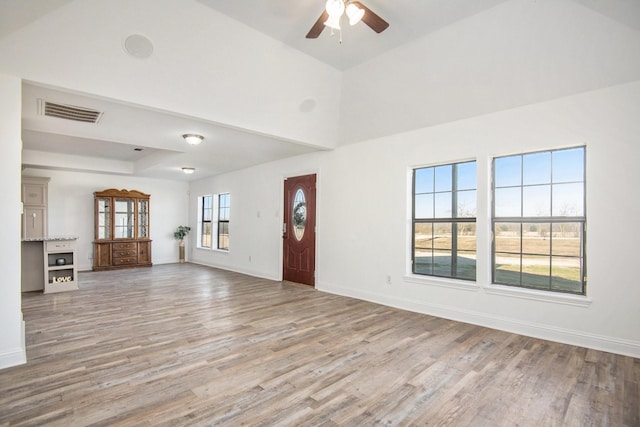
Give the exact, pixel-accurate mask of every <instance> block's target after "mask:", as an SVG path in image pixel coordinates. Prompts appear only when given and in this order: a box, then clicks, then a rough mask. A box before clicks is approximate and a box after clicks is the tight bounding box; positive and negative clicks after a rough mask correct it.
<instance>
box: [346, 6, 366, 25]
mask: <svg viewBox="0 0 640 427" xmlns="http://www.w3.org/2000/svg"><path fill="white" fill-rule="evenodd" d="M347 16H348V17H349V25H356V24H357V23H358V22H360V21H361V20H362V17H363V16H364V9H360V8H359V7H358V6H356V5H355V4H353V3H350V4H349V5H348V6H347Z"/></svg>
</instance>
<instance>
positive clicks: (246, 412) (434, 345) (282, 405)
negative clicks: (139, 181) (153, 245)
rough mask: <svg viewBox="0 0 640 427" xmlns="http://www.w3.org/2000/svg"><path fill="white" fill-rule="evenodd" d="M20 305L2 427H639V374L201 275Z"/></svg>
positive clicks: (476, 332) (258, 282) (107, 284)
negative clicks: (15, 360)
mask: <svg viewBox="0 0 640 427" xmlns="http://www.w3.org/2000/svg"><path fill="white" fill-rule="evenodd" d="M79 283H80V290H78V291H75V292H69V293H65V294H47V295H44V294H41V293H29V294H24V295H23V314H24V318H25V323H26V334H27V335H26V343H27V356H28V363H27V364H26V365H22V366H16V367H12V368H8V369H5V370H2V371H0V390H2V393H0V426H5V425H6V426H27V425H47V426H65V427H66V426H76V425H77V426H85V425H89V424H91V425H105V426H106V425H109V426H140V427H148V426H183V425H189V426H199V425H202V426H211V425H233V426H235V425H252V426H272V425H278V426H302V425H304V426H352V425H353V426H356V425H357V426H360V425H373V424H384V425H389V426H396V425H397V426H419V425H474V426H482V425H486V426H513V425H519V426H541V425H544V426H547V425H550V426H553V425H558V426H560V425H562V426H571V425H576V426H582V425H611V426H618V425H621V426H639V425H640V402H639V399H640V387H639V383H640V360H638V359H633V358H629V357H624V356H619V355H614V354H610V353H605V352H598V351H594V350H587V349H584V348H579V347H574V346H568V345H563V344H558V343H552V342H548V341H544V340H537V339H534V338H529V337H523V336H519V335H515V334H509V333H506V332H502V331H495V330H491V329H487V328H481V327H478V326H474V325H469V324H464V323H460V322H454V321H450V320H446V319H440V318H436V317H433V316H426V315H421V314H417V313H412V312H406V311H402V310H398V309H394V308H391V307H385V306H381V305H377V304H372V303H368V302H365V301H359V300H355V299H352V298H346V297H342V296H337V295H330V294H325V293H322V292H318V291H316V290H314V289H313V288H309V287H307V286H300V285H296V284H291V283H286V282H274V281H270V280H265V279H258V278H254V277H250V276H246V275H242V274H239V273H233V272H227V271H221V270H217V269H213V268H208V267H203V266H198V265H192V264H170V265H156V266H153V267H151V268H144V269H131V270H118V271H109V272H97V273H94V272H89V273H80V274H79Z"/></svg>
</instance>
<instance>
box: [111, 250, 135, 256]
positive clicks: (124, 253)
mask: <svg viewBox="0 0 640 427" xmlns="http://www.w3.org/2000/svg"><path fill="white" fill-rule="evenodd" d="M131 256H136V251H122V250H114V251H113V257H114V258H124V257H131Z"/></svg>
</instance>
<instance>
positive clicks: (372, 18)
mask: <svg viewBox="0 0 640 427" xmlns="http://www.w3.org/2000/svg"><path fill="white" fill-rule="evenodd" d="M351 3H353V4H355V5H356V6H358V7H359V8H361V9H364V16H363V17H362V22H364V23H365V24H367V25H368V26H369V27H370V28H371V29H372V30H373V31H375V32H376V33H381V32H383V31H384V30H386V29H387V28H388V27H389V23H388V22H387V21H385V20H384V19H382V18H380V16H378V15H377V14H376V13H375V12H374V11H372V10H371V9H369V8H368V7H367V6H365V5H363V4H362V3H360V2H359V1H352V2H351Z"/></svg>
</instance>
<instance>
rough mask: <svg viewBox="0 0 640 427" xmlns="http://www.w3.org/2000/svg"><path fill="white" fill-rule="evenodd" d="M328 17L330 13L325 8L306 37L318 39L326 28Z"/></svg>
mask: <svg viewBox="0 0 640 427" xmlns="http://www.w3.org/2000/svg"><path fill="white" fill-rule="evenodd" d="M365 13H366V12H365ZM327 19H329V14H328V13H327V11H326V10H325V11H323V12H322V15H320V18H318V20H317V21H316V23H315V24H313V27H311V29H310V30H309V32H308V33H307V36H306V37H307V38H308V39H317V38H318V36H319V35H320V33H321V32H322V30H324V27H325V25H324V23H325V21H326V20H327Z"/></svg>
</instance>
